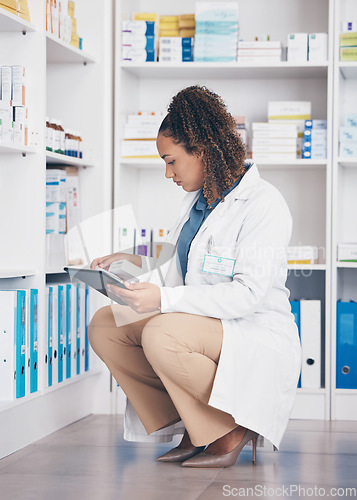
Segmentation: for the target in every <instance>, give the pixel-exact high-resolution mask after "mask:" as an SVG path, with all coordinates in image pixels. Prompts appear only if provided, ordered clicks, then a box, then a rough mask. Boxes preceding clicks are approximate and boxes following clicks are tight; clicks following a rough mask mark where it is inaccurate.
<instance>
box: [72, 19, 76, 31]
mask: <svg viewBox="0 0 357 500" xmlns="http://www.w3.org/2000/svg"><path fill="white" fill-rule="evenodd" d="M76 34H77V19H74V18H73V17H72V35H76Z"/></svg>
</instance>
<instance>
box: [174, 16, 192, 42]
mask: <svg viewBox="0 0 357 500" xmlns="http://www.w3.org/2000/svg"><path fill="white" fill-rule="evenodd" d="M178 18H179V33H180V37H182V38H194V37H195V27H196V22H195V14H182V15H181V16H178Z"/></svg>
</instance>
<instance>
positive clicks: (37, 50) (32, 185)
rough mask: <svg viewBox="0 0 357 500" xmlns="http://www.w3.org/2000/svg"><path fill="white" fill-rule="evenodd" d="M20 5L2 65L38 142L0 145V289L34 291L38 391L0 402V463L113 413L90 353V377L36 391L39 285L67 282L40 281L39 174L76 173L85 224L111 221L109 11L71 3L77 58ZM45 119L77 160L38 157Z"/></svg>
mask: <svg viewBox="0 0 357 500" xmlns="http://www.w3.org/2000/svg"><path fill="white" fill-rule="evenodd" d="M28 3H29V9H30V14H31V21H32V22H31V23H27V22H25V21H22V20H21V19H20V18H17V17H15V16H13V15H11V14H9V13H8V12H7V11H5V10H3V9H1V8H0V65H22V66H25V68H26V75H27V86H26V106H27V107H28V114H29V130H30V132H35V133H36V134H37V137H38V139H37V145H36V146H27V147H25V146H17V145H13V144H0V186H1V193H2V199H1V202H2V207H3V211H4V210H5V209H6V217H2V218H1V221H0V231H1V234H2V235H3V244H2V245H1V249H0V261H1V263H2V265H1V269H0V289H1V290H4V289H19V288H26V289H29V288H37V289H38V290H39V304H38V338H39V343H38V346H39V351H38V364H39V381H38V383H39V390H38V391H37V392H36V393H33V394H30V395H26V396H25V397H23V398H19V399H17V400H15V401H1V402H0V427H1V428H2V429H6V430H7V432H6V436H5V435H4V433H3V435H2V439H1V440H0V458H1V457H3V456H6V455H8V454H9V453H12V452H14V451H16V450H17V449H20V448H22V447H23V446H26V445H27V444H29V443H31V442H33V441H36V440H37V439H40V438H41V437H44V436H45V435H47V434H49V433H51V432H54V431H56V430H57V429H59V428H61V427H64V426H65V425H68V424H69V423H71V422H73V421H75V420H77V419H79V418H82V417H84V416H86V415H88V414H90V413H95V412H96V411H100V409H99V410H98V409H97V410H96V404H97V405H99V406H101V407H102V408H104V411H105V408H109V407H110V404H111V403H110V400H111V395H110V392H109V384H108V378H107V377H106V375H107V369H106V367H105V365H103V363H102V362H101V361H100V360H99V359H98V357H97V356H95V355H94V353H93V351H92V350H91V349H90V359H89V367H90V369H89V371H87V372H84V373H83V374H80V375H74V376H72V377H71V378H70V379H66V378H64V381H63V382H61V383H59V384H55V385H53V386H52V387H46V386H45V383H44V382H45V377H44V375H45V372H44V370H45V365H44V355H45V342H46V341H47V337H46V335H47V331H46V314H45V311H46V309H45V292H46V283H61V282H65V281H66V279H67V276H66V275H65V274H64V273H60V272H58V273H56V274H47V273H46V270H47V264H46V164H49V165H51V166H52V165H54V164H56V165H61V166H64V165H70V166H76V167H80V168H78V174H79V195H80V209H81V220H82V222H83V223H87V221H88V220H89V221H91V219H92V218H93V217H94V218H95V217H97V216H98V214H103V213H104V214H106V213H107V214H108V217H110V213H111V207H112V200H111V182H112V161H113V160H112V139H113V138H112V130H113V128H112V120H111V119H110V116H109V118H108V114H107V112H106V110H107V109H110V108H111V107H112V106H113V102H112V97H113V96H112V89H113V85H112V54H113V39H112V36H113V31H112V22H111V20H112V16H113V3H112V0H107V1H106V2H104V5H103V6H101V7H100V8H99V7H98V3H97V2H95V1H94V0H76V2H75V9H76V12H75V16H76V18H77V20H78V31H79V32H80V35H81V36H82V37H83V42H84V48H85V50H84V51H80V50H78V49H75V48H73V47H71V46H69V45H65V44H63V43H62V42H60V41H59V40H56V39H54V37H53V36H51V35H48V34H47V33H46V31H45V10H46V2H45V1H44V0H41V1H38V0H29V1H28ZM46 116H50V117H52V116H55V117H56V118H58V119H61V120H62V123H63V124H64V126H65V127H67V128H71V129H76V130H79V131H80V132H81V135H82V138H83V146H84V159H83V160H82V159H75V158H70V157H65V158H64V157H63V156H64V155H56V154H54V153H49V152H46V150H45V123H46V120H45V118H46ZM87 166H88V167H91V168H85V167H87ZM95 230H96V231H97V232H96V234H94V235H93V238H96V239H97V240H98V242H100V245H99V244H98V245H97V246H94V247H93V245H91V243H90V242H89V243H88V251H89V254H90V258H95V257H96V256H98V255H104V254H105V253H108V252H111V248H112V242H111V233H110V231H107V230H106V229H105V228H103V231H101V232H99V231H98V227H97V226H95ZM5 241H6V244H5ZM97 251H98V252H99V253H98V254H96V252H97ZM102 252H103V253H102ZM59 271H60V270H59ZM107 303H108V301H107V300H103V299H101V296H100V295H99V294H97V293H95V292H93V293H91V294H90V316H91V315H93V314H94V312H95V311H96V309H98V307H100V306H102V305H105V304H107ZM103 395H105V396H103ZM63 408H66V411H65V412H64V411H63ZM19 422H21V426H20V425H19ZM33 422H36V425H33Z"/></svg>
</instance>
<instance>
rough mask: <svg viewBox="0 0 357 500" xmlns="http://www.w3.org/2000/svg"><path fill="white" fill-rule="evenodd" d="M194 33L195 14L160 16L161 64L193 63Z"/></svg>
mask: <svg viewBox="0 0 357 500" xmlns="http://www.w3.org/2000/svg"><path fill="white" fill-rule="evenodd" d="M194 32H195V16H194V14H184V15H181V16H160V21H159V62H173V63H176V62H190V61H192V60H193V36H194Z"/></svg>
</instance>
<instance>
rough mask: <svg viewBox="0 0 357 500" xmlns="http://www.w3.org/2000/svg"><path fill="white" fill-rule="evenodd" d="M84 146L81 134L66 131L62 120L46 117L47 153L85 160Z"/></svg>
mask: <svg viewBox="0 0 357 500" xmlns="http://www.w3.org/2000/svg"><path fill="white" fill-rule="evenodd" d="M82 144H83V141H82V138H81V136H80V134H79V132H75V131H72V130H68V129H67V130H64V129H63V127H62V122H61V121H60V120H56V119H51V120H50V119H49V118H47V117H46V151H52V152H53V153H58V154H63V155H67V156H72V157H74V158H83V146H82Z"/></svg>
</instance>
